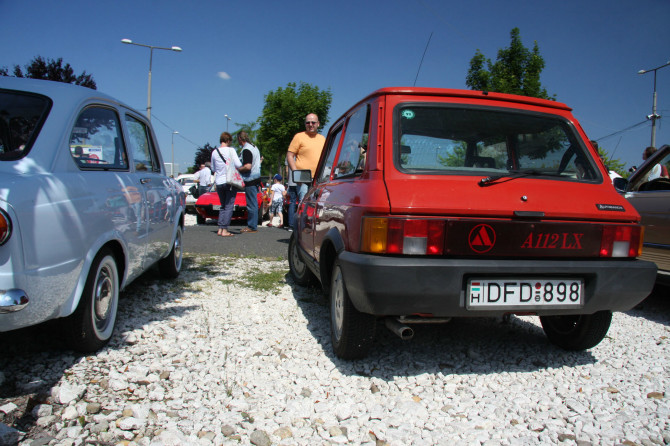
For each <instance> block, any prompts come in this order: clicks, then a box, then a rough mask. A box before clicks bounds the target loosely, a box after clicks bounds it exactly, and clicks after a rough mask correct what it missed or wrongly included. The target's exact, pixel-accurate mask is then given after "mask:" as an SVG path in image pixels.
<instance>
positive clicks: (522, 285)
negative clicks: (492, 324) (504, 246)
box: [466, 278, 584, 310]
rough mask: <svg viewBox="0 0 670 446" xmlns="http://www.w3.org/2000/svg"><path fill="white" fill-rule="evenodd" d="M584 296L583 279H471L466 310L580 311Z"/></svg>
mask: <svg viewBox="0 0 670 446" xmlns="http://www.w3.org/2000/svg"><path fill="white" fill-rule="evenodd" d="M583 296H584V282H583V281H582V280H581V279H560V280H556V279H536V278H533V279H529V278H526V279H495V280H491V279H470V280H469V281H468V289H467V294H466V307H467V308H468V309H470V310H490V309H505V310H507V309H509V310H518V309H527V310H530V309H538V308H575V307H577V308H578V307H580V306H582V303H583Z"/></svg>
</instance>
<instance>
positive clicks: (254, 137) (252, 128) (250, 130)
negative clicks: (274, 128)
mask: <svg viewBox="0 0 670 446" xmlns="http://www.w3.org/2000/svg"><path fill="white" fill-rule="evenodd" d="M257 124H258V122H257V121H251V122H247V123H246V124H242V123H239V122H236V123H235V125H236V126H237V130H236V131H235V132H234V133H232V135H231V136H232V137H233V143H232V145H233V146H235V147H236V148H238V149H241V147H240V145H239V144H238V143H237V135H239V134H240V132H247V135H249V138H251V144H253V145H255V146H257V145H258V129H257V128H256V125H257Z"/></svg>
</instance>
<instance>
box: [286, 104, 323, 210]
mask: <svg viewBox="0 0 670 446" xmlns="http://www.w3.org/2000/svg"><path fill="white" fill-rule="evenodd" d="M319 125H321V123H320V122H319V117H318V116H317V115H316V114H314V113H310V114H308V115H307V116H306V117H305V131H304V132H300V133H296V135H295V136H294V137H293V140H292V141H291V144H290V145H289V146H288V152H287V153H286V159H287V161H288V166H289V168H290V169H291V171H294V170H304V169H309V170H311V171H312V177H314V172H315V171H316V166H317V165H318V164H319V158H321V151H322V150H323V145H324V144H325V142H326V138H325V137H324V136H323V135H321V134H319V133H318V130H319ZM308 188H309V185H308V184H307V183H302V184H300V186H298V201H300V200H302V197H304V196H305V194H306V193H307V189H308Z"/></svg>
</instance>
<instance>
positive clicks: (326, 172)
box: [318, 127, 342, 183]
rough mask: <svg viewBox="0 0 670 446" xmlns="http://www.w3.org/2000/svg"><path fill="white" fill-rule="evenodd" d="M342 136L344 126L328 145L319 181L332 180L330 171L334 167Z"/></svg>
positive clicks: (336, 132)
mask: <svg viewBox="0 0 670 446" xmlns="http://www.w3.org/2000/svg"><path fill="white" fill-rule="evenodd" d="M340 138H342V127H340V128H339V129H337V130H336V131H335V133H334V134H333V137H332V138H331V139H330V142H329V144H328V146H327V147H326V151H327V152H326V160H325V162H324V163H323V165H322V166H321V172H319V173H318V182H319V183H322V182H324V181H329V180H330V172H331V171H332V169H333V162H334V161H335V155H336V154H337V148H338V147H339V146H340Z"/></svg>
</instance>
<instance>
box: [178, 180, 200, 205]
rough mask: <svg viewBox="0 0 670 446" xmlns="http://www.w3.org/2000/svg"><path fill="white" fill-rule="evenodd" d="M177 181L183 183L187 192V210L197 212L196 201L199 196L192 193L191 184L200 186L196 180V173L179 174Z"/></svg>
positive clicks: (183, 187) (185, 192)
mask: <svg viewBox="0 0 670 446" xmlns="http://www.w3.org/2000/svg"><path fill="white" fill-rule="evenodd" d="M177 182H178V183H179V184H181V187H182V189H184V194H186V212H187V213H189V214H195V202H196V200H197V198H196V197H194V196H193V194H192V193H191V186H195V187H196V188H197V187H198V184H197V183H196V182H195V175H194V174H192V173H187V174H183V175H179V176H178V177H177Z"/></svg>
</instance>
